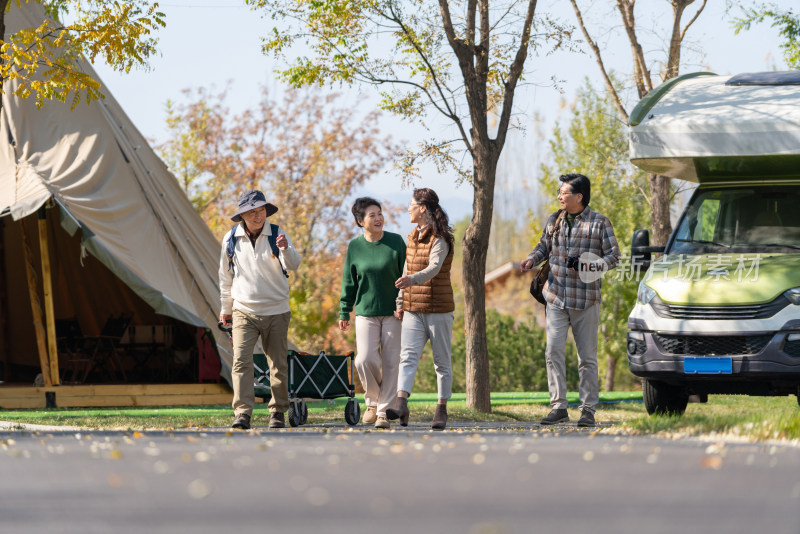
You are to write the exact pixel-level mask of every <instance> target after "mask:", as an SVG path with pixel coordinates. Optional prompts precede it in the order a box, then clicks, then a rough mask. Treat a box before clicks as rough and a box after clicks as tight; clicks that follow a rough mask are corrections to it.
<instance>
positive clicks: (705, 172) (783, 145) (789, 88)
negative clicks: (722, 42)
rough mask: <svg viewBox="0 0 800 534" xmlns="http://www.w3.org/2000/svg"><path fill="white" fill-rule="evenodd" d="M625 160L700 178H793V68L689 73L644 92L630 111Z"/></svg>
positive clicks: (798, 159)
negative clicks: (747, 71)
mask: <svg viewBox="0 0 800 534" xmlns="http://www.w3.org/2000/svg"><path fill="white" fill-rule="evenodd" d="M630 123H631V131H630V157H631V162H632V163H634V164H635V165H636V166H637V167H640V168H642V169H644V170H646V171H648V172H653V173H657V174H663V175H666V176H672V177H675V178H682V179H685V180H694V181H697V180H703V179H704V178H714V177H725V176H728V177H730V176H749V177H752V176H756V177H757V176H758V175H759V174H768V175H771V176H775V175H780V174H786V175H795V176H796V175H797V174H800V171H798V170H797V169H798V163H800V72H798V71H787V72H765V73H750V74H740V75H736V76H716V75H713V74H710V73H693V74H688V75H685V76H682V77H680V78H675V79H673V80H670V81H668V82H666V83H664V84H662V85H661V86H659V87H658V88H656V89H655V90H653V91H652V92H651V93H650V94H648V95H647V96H646V97H645V98H644V99H642V101H641V102H640V103H639V104H638V105H637V107H636V108H635V109H634V111H633V113H631V120H630Z"/></svg>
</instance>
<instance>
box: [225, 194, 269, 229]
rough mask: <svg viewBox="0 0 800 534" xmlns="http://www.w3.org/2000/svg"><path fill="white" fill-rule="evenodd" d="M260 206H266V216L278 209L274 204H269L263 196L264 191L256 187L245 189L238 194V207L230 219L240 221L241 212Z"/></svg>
mask: <svg viewBox="0 0 800 534" xmlns="http://www.w3.org/2000/svg"><path fill="white" fill-rule="evenodd" d="M261 206H266V207H267V217H269V216H271V215H273V214H274V213H275V212H277V211H278V207H277V206H276V205H275V204H270V203H269V202H267V199H266V198H265V197H264V193H262V192H261V191H259V190H258V189H253V190H252V191H245V192H244V193H242V194H241V195H239V209H238V210H237V211H236V213H234V214H233V216H232V217H231V220H232V221H233V222H241V220H242V213H244V212H246V211H250V210H254V209H256V208H260V207H261Z"/></svg>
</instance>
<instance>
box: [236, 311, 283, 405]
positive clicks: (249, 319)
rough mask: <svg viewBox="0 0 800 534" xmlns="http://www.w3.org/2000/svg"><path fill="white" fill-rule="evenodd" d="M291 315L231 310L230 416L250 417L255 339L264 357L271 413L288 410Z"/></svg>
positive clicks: (252, 402) (253, 396) (253, 397)
mask: <svg viewBox="0 0 800 534" xmlns="http://www.w3.org/2000/svg"><path fill="white" fill-rule="evenodd" d="M291 317H292V312H286V313H281V314H278V315H252V314H249V313H245V312H242V311H239V310H233V369H232V370H231V377H232V378H233V404H232V405H233V413H234V416H239V415H241V414H247V415H252V414H253V405H254V404H255V387H254V382H255V371H254V366H253V349H254V348H255V346H256V342H257V341H258V338H259V337H260V338H261V346H262V347H263V348H264V351H265V352H266V353H267V354H266V356H267V362H268V363H269V384H270V389H271V390H272V399H270V401H269V411H270V412H285V411H286V410H288V409H289V376H288V372H289V364H288V355H289V342H288V336H289V319H290V318H291Z"/></svg>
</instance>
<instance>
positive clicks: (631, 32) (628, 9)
mask: <svg viewBox="0 0 800 534" xmlns="http://www.w3.org/2000/svg"><path fill="white" fill-rule="evenodd" d="M635 6H636V0H617V9H619V12H620V14H621V15H622V23H623V25H624V26H625V33H626V34H627V35H628V41H629V42H630V44H631V54H632V55H633V76H634V83H636V90H637V91H638V93H639V98H642V97H643V96H644V95H646V94H647V93H649V92H650V91H652V90H653V83H652V81H651V80H650V71H649V70H647V62H646V61H645V59H644V51H643V50H642V45H641V44H640V43H639V39H638V37H637V36H636V19H635V17H634V16H633V9H634V7H635Z"/></svg>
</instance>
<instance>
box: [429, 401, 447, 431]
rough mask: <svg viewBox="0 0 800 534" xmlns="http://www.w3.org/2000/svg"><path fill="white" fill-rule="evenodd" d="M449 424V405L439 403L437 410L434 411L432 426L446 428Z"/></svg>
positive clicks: (434, 428) (437, 428)
mask: <svg viewBox="0 0 800 534" xmlns="http://www.w3.org/2000/svg"><path fill="white" fill-rule="evenodd" d="M446 426H447V405H446V404H437V405H436V411H435V412H433V421H431V428H432V429H433V430H444V427H446Z"/></svg>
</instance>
